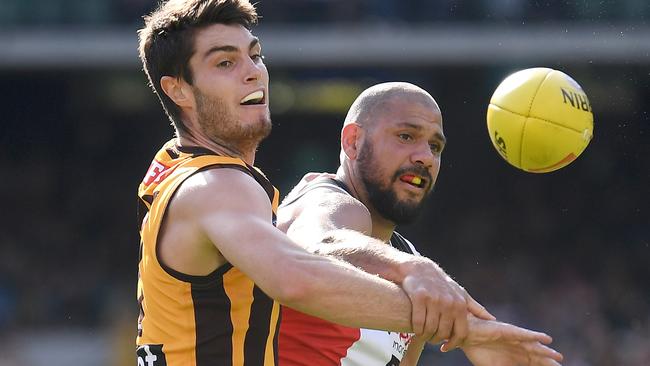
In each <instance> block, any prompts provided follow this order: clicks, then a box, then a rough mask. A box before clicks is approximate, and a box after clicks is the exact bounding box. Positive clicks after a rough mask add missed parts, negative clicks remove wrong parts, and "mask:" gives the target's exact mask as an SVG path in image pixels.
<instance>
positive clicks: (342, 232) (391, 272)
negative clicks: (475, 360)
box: [278, 188, 494, 345]
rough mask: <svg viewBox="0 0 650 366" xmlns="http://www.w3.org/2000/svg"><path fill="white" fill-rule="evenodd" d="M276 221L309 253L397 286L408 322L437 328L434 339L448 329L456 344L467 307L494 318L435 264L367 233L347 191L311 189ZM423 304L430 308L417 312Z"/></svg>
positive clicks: (360, 208) (362, 212)
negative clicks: (408, 310)
mask: <svg viewBox="0 0 650 366" xmlns="http://www.w3.org/2000/svg"><path fill="white" fill-rule="evenodd" d="M278 219H279V222H280V226H281V227H283V228H284V229H285V230H287V234H288V235H289V237H290V238H292V239H294V240H295V241H297V242H298V243H301V244H303V245H305V246H306V247H307V248H308V249H309V250H310V251H312V252H314V253H319V254H325V255H330V256H334V257H337V258H340V259H342V260H344V261H346V262H349V263H351V264H353V265H355V266H357V267H360V268H362V269H363V270H364V271H366V272H369V273H372V274H377V275H379V276H381V277H382V278H385V279H387V280H389V281H392V282H394V283H396V284H398V285H400V286H401V287H402V288H403V289H404V290H405V291H406V293H407V294H408V295H409V297H410V299H411V303H412V304H413V324H425V323H426V324H429V323H431V324H433V325H432V327H433V329H434V330H438V329H439V330H440V331H439V332H436V334H435V338H434V339H435V340H436V341H440V340H443V339H450V338H449V336H450V335H451V332H452V328H453V329H454V333H453V335H454V337H452V338H451V344H452V345H456V344H458V343H459V342H460V340H462V339H463V338H464V337H465V335H466V331H467V321H466V313H467V312H468V311H469V312H471V313H473V314H475V315H476V316H478V317H480V318H483V319H494V317H492V315H491V314H489V313H488V312H487V310H485V308H483V306H481V305H480V304H479V303H478V302H476V301H475V300H474V299H472V297H471V296H469V294H468V293H467V292H466V291H465V289H463V288H462V287H461V286H460V285H458V284H457V283H456V282H454V281H453V280H452V279H451V278H450V277H449V276H448V275H447V274H446V273H445V272H444V271H443V270H442V269H441V268H440V267H439V266H438V265H437V264H436V263H434V262H433V261H431V260H430V259H428V258H425V257H420V256H414V255H411V254H407V253H404V252H401V251H399V250H397V249H394V248H392V247H391V246H389V245H386V243H383V242H381V241H380V240H377V239H375V238H373V237H371V236H370V233H371V232H372V221H371V218H370V213H369V212H368V210H367V209H366V207H365V206H364V205H363V204H362V203H361V202H359V201H358V200H356V199H354V198H353V197H351V196H349V195H347V194H344V193H342V192H339V191H335V190H331V189H329V188H317V189H314V190H312V191H309V192H307V193H306V194H305V195H304V196H302V197H301V198H300V199H298V200H297V201H296V202H295V203H293V204H292V205H290V206H288V207H281V208H280V212H279V215H278ZM422 308H427V309H429V311H428V312H424V311H420V310H421V309H422ZM431 310H433V311H431ZM425 317H426V318H425ZM438 317H440V319H438ZM438 321H439V322H440V323H439V327H438ZM454 323H456V324H454ZM415 333H416V334H420V335H425V333H424V330H423V329H418V328H416V329H415ZM432 336H434V334H433V333H432V334H430V335H429V337H432Z"/></svg>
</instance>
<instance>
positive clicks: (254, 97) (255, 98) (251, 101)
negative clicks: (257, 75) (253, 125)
mask: <svg viewBox="0 0 650 366" xmlns="http://www.w3.org/2000/svg"><path fill="white" fill-rule="evenodd" d="M265 102H266V101H265V99H264V91H262V90H258V91H255V92H252V93H250V94H248V95H247V96H245V97H244V98H242V100H241V101H239V104H240V105H259V104H264V103H265Z"/></svg>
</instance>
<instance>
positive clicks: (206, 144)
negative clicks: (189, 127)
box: [177, 134, 257, 165]
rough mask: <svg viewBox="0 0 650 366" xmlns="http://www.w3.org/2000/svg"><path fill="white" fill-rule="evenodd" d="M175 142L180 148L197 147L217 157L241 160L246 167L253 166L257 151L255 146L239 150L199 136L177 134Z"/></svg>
mask: <svg viewBox="0 0 650 366" xmlns="http://www.w3.org/2000/svg"><path fill="white" fill-rule="evenodd" d="M177 140H178V144H179V145H180V146H199V147H203V148H206V149H208V150H210V151H214V152H215V153H217V154H219V155H223V156H229V157H233V158H239V159H242V160H243V161H244V162H246V164H248V165H253V164H254V163H255V151H256V150H257V146H255V147H253V148H247V149H241V150H240V149H238V148H237V147H235V146H230V145H228V144H226V143H222V142H220V141H214V140H212V139H209V138H206V137H204V136H203V135H200V134H199V135H198V136H195V135H193V134H178V137H177Z"/></svg>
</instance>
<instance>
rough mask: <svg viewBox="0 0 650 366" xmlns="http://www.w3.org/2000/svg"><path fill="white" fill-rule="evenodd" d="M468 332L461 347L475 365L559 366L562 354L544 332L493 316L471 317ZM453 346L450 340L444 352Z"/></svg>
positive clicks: (443, 349)
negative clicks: (553, 346) (551, 346)
mask: <svg viewBox="0 0 650 366" xmlns="http://www.w3.org/2000/svg"><path fill="white" fill-rule="evenodd" d="M468 324H469V334H468V336H467V338H466V339H465V341H464V342H463V343H462V344H461V346H460V347H461V349H462V350H463V352H465V355H466V356H467V358H468V359H469V360H470V361H471V362H472V364H473V365H474V366H488V365H489V366H559V365H560V364H559V362H561V361H562V359H563V357H562V354H560V353H559V352H557V351H555V350H554V349H552V348H550V347H548V346H546V345H547V344H550V343H551V342H552V339H551V337H550V336H548V335H547V334H544V333H540V332H535V331H532V330H528V329H524V328H520V327H517V326H514V325H512V324H507V323H502V322H498V321H492V320H483V319H477V318H475V317H470V318H469V319H468ZM451 349H452V348H451V347H449V345H448V344H447V343H445V344H443V345H442V346H441V347H440V350H441V351H443V352H446V351H449V350H451Z"/></svg>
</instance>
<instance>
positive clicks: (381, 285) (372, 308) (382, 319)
mask: <svg viewBox="0 0 650 366" xmlns="http://www.w3.org/2000/svg"><path fill="white" fill-rule="evenodd" d="M306 259H307V261H305V262H301V263H295V262H294V268H292V269H291V270H290V271H289V272H290V273H288V274H287V278H291V279H288V281H289V282H290V283H291V286H293V287H294V288H299V289H300V290H299V291H297V292H296V296H293V297H291V298H288V299H285V300H286V301H285V302H284V305H287V306H289V307H292V308H294V309H296V310H299V311H301V312H304V313H307V314H309V315H313V316H316V317H319V318H323V319H326V320H328V321H332V322H334V323H338V324H342V325H345V326H349V327H359V328H371V329H384V330H390V331H397V332H412V331H413V330H412V323H411V302H410V300H409V298H408V296H407V295H406V293H405V292H404V291H403V290H402V289H400V288H399V287H398V286H397V285H395V284H393V283H391V282H389V281H386V280H383V279H381V278H379V277H377V276H373V275H370V274H368V273H365V272H363V271H361V270H359V269H357V268H355V267H353V266H351V265H349V264H347V263H344V262H341V261H339V260H336V259H333V258H328V257H323V256H316V258H306ZM289 276H290V277H289Z"/></svg>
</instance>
